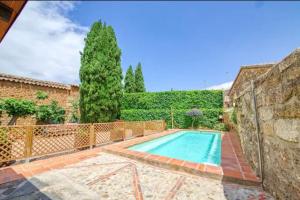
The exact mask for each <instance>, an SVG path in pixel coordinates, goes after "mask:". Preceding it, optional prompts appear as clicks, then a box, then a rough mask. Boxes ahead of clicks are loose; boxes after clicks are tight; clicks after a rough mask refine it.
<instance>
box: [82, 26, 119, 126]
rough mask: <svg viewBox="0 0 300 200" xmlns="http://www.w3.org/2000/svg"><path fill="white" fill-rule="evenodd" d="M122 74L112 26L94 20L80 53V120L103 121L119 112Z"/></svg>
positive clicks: (86, 121)
mask: <svg viewBox="0 0 300 200" xmlns="http://www.w3.org/2000/svg"><path fill="white" fill-rule="evenodd" d="M122 78H123V77H122V69H121V50H120V49H119V47H118V45H117V39H116V36H115V33H114V30H113V28H112V27H111V26H107V25H106V24H105V23H102V22H101V21H100V22H95V23H94V24H93V25H92V28H91V30H90V32H89V33H88V34H87V37H86V38H85V47H84V49H83V52H82V54H81V67H80V81H81V84H80V101H79V106H80V113H81V119H80V121H81V122H84V123H93V122H107V121H113V120H115V119H117V118H118V117H119V116H120V107H121V98H122V95H123V92H122Z"/></svg>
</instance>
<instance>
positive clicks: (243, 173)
mask: <svg viewBox="0 0 300 200" xmlns="http://www.w3.org/2000/svg"><path fill="white" fill-rule="evenodd" d="M184 130H187V129H171V130H166V131H163V132H160V133H155V134H151V135H147V136H143V137H138V138H134V139H131V140H126V141H123V142H118V143H114V144H111V145H107V146H104V147H102V150H103V151H105V152H108V153H113V154H117V155H120V156H124V157H128V158H132V159H136V160H139V161H142V162H146V163H148V164H152V165H155V166H159V167H163V168H167V169H171V170H177V171H182V172H187V173H191V174H194V175H200V176H204V177H208V178H213V179H217V180H224V181H229V182H234V183H239V184H244V185H256V186H257V185H260V184H261V181H260V179H259V178H258V177H257V176H256V175H255V173H254V172H253V170H252V169H251V167H250V166H249V165H248V163H247V162H246V161H245V159H244V156H243V154H242V152H241V148H240V146H239V142H238V139H237V138H236V137H235V135H234V133H231V132H221V131H215V130H205V129H203V130H199V131H207V132H218V133H221V138H222V153H221V155H222V159H221V165H220V166H216V165H211V164H202V163H194V162H189V161H183V160H179V159H175V158H169V157H165V156H159V155H154V154H150V153H147V152H138V151H134V150H129V149H127V148H128V147H130V146H133V145H136V144H140V143H143V142H147V141H150V140H153V139H156V138H159V137H163V136H166V135H170V134H173V133H176V132H178V131H184Z"/></svg>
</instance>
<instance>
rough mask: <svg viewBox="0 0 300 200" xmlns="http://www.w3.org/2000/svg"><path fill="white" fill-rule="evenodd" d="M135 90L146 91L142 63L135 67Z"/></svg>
mask: <svg viewBox="0 0 300 200" xmlns="http://www.w3.org/2000/svg"><path fill="white" fill-rule="evenodd" d="M135 92H146V89H145V83H144V76H143V72H142V65H141V63H138V65H137V67H136V69H135Z"/></svg>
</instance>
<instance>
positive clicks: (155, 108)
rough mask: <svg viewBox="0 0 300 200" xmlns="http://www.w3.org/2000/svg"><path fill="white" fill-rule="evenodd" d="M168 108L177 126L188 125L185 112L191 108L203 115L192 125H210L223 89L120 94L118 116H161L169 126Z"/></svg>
mask: <svg viewBox="0 0 300 200" xmlns="http://www.w3.org/2000/svg"><path fill="white" fill-rule="evenodd" d="M171 108H172V110H173V116H174V121H175V123H176V125H177V127H178V128H188V127H190V126H191V125H192V122H193V119H192V118H191V117H189V116H187V115H186V113H187V111H190V109H191V108H198V109H201V112H202V113H203V116H201V117H200V118H197V119H194V125H195V126H202V127H207V128H213V127H214V126H215V125H216V124H218V123H219V116H220V115H222V113H223V92H222V91H219V90H195V91H168V92H144V93H131V94H126V93H125V94H124V97H123V99H122V111H121V118H122V119H123V120H129V121H141V120H159V119H164V120H166V122H167V125H168V127H171Z"/></svg>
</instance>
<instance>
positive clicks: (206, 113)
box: [121, 109, 223, 128]
mask: <svg viewBox="0 0 300 200" xmlns="http://www.w3.org/2000/svg"><path fill="white" fill-rule="evenodd" d="M187 111H188V110H187V109H177V110H173V117H174V122H175V126H176V127H178V128H189V127H191V125H192V119H191V118H190V117H188V116H187V115H186V112H187ZM201 111H202V113H203V116H202V117H201V118H198V119H196V120H195V122H194V126H195V127H198V126H201V127H207V128H213V127H214V125H215V124H217V123H219V115H220V114H222V113H223V109H202V110H201ZM121 119H123V120H126V121H147V120H165V121H166V123H167V126H168V127H169V128H170V127H171V111H170V109H150V110H142V109H131V110H121Z"/></svg>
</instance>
